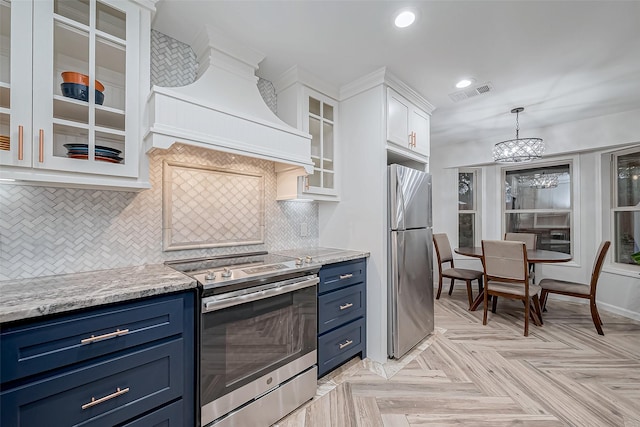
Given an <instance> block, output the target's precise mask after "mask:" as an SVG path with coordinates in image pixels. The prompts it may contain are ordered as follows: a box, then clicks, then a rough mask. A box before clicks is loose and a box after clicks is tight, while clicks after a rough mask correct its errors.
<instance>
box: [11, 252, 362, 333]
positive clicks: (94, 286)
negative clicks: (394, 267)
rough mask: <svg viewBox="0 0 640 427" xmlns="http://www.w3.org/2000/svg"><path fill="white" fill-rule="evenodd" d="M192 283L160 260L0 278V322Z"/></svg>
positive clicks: (322, 260) (320, 255)
mask: <svg viewBox="0 0 640 427" xmlns="http://www.w3.org/2000/svg"><path fill="white" fill-rule="evenodd" d="M274 253H276V254H278V255H282V256H286V257H290V258H305V257H307V256H310V257H311V258H312V259H313V262H316V263H319V264H322V265H325V264H333V263H336V262H342V261H351V260H354V259H359V258H365V257H368V256H369V252H364V251H354V250H345V249H336V248H318V247H314V248H300V249H291V250H286V251H279V252H274ZM196 287H197V282H196V281H195V280H194V279H192V278H190V277H189V276H186V275H184V274H182V273H180V272H178V271H176V270H174V269H172V268H170V267H167V266H165V265H164V264H152V265H142V266H139V267H125V268H116V269H112V270H100V271H88V272H84V273H73V274H63V275H57V276H45V277H35V278H29V279H17V280H7V281H3V282H0V323H4V322H11V321H14V320H22V319H29V318H35V317H40V316H45V315H48V314H56V313H63V312H66V311H71V310H76V309H80V308H87V307H93V306H98V305H103V304H109V303H113V302H121V301H128V300H134V299H138V298H144V297H148V296H153V295H161V294H167V293H171V292H178V291H182V290H187V289H194V288H196Z"/></svg>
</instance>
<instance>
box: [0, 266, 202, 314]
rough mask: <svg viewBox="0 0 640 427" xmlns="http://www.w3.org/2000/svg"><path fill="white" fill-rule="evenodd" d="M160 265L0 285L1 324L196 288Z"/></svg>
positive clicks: (12, 281) (23, 280) (191, 280)
mask: <svg viewBox="0 0 640 427" xmlns="http://www.w3.org/2000/svg"><path fill="white" fill-rule="evenodd" d="M196 285H197V284H196V281H195V280H194V279H192V278H190V277H188V276H186V275H184V274H182V273H180V272H178V271H176V270H174V269H172V268H170V267H167V266H165V265H163V264H153V265H143V266H139V267H125V268H117V269H112V270H101V271H90V272H85V273H73V274H63V275H57V276H45V277H36V278H30V279H19V280H7V281H3V282H0V323H3V322H9V321H13V320H21V319H28V318H34V317H39V316H45V315H47V314H54V313H62V312H66V311H70V310H75V309H79V308H86V307H93V306H98V305H102V304H108V303H112V302H119V301H127V300H133V299H137V298H143V297H148V296H152V295H160V294H167V293H171V292H177V291H182V290H187V289H193V288H196Z"/></svg>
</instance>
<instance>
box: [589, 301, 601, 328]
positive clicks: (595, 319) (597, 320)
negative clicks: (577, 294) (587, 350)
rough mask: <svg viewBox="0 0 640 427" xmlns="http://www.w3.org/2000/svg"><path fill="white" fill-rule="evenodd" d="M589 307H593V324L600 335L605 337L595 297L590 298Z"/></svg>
mask: <svg viewBox="0 0 640 427" xmlns="http://www.w3.org/2000/svg"><path fill="white" fill-rule="evenodd" d="M589 305H590V306H591V318H592V319H593V324H594V325H595V327H596V330H597V331H598V334H599V335H604V332H603V331H602V323H601V321H600V313H598V307H596V299H595V298H594V297H591V298H590V304H589Z"/></svg>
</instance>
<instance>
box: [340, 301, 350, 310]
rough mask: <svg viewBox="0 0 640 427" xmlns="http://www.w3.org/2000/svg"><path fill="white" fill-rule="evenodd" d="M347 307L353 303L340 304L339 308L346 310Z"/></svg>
mask: <svg viewBox="0 0 640 427" xmlns="http://www.w3.org/2000/svg"><path fill="white" fill-rule="evenodd" d="M349 307H353V304H352V303H350V302H348V303H346V304H345V305H341V306H340V310H346V309H347V308H349Z"/></svg>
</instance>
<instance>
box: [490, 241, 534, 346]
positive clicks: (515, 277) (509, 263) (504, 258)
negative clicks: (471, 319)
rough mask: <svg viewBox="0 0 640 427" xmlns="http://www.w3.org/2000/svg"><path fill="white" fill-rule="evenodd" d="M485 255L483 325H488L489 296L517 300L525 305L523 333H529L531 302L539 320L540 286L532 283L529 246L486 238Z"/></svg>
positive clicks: (517, 242)
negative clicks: (528, 257) (528, 253)
mask: <svg viewBox="0 0 640 427" xmlns="http://www.w3.org/2000/svg"><path fill="white" fill-rule="evenodd" d="M482 255H483V263H482V264H483V266H484V277H485V286H484V287H485V289H484V316H483V319H482V324H483V325H486V324H487V308H488V305H489V296H490V295H491V296H492V297H493V298H494V299H495V297H505V298H511V299H517V300H520V301H522V302H523V304H524V336H525V337H526V336H528V335H529V317H530V310H531V308H530V307H531V302H533V304H534V307H535V311H536V313H537V315H538V318H539V319H542V310H541V309H540V300H539V298H538V294H539V293H540V286H537V285H533V284H530V283H529V266H528V262H527V248H526V245H525V243H524V242H521V241H516V242H510V241H506V240H483V241H482Z"/></svg>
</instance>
